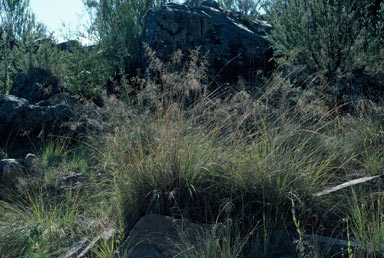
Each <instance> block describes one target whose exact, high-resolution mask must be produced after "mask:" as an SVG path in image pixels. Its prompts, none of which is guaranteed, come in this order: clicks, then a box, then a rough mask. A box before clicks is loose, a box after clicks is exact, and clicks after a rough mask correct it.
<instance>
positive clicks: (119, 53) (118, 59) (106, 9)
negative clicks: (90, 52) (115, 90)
mask: <svg viewBox="0 0 384 258" xmlns="http://www.w3.org/2000/svg"><path fill="white" fill-rule="evenodd" d="M164 2H166V1H164V0H161V1H160V0H140V1H137V0H100V1H95V0H85V1H84V4H85V6H86V7H87V9H88V11H89V13H90V14H91V17H93V21H92V25H91V28H90V32H91V33H92V34H93V35H95V36H96V38H97V39H98V44H99V47H100V53H101V55H102V60H103V61H102V62H101V63H99V65H101V66H102V67H104V68H105V69H107V72H108V74H110V73H111V72H114V71H117V70H121V71H128V70H130V69H132V68H135V67H133V66H134V64H135V62H136V60H137V50H138V47H139V37H140V34H141V31H142V20H143V17H144V15H145V13H146V12H147V10H148V9H150V8H152V7H155V6H158V5H160V4H162V3H164Z"/></svg>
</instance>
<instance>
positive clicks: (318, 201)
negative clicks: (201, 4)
mask: <svg viewBox="0 0 384 258" xmlns="http://www.w3.org/2000/svg"><path fill="white" fill-rule="evenodd" d="M3 2H4V3H5V2H7V3H20V6H22V7H23V8H24V9H23V8H21V7H17V4H16V5H15V8H16V7H17V8H20V9H17V10H20V12H21V13H24V14H25V13H26V11H25V10H27V9H25V8H27V7H26V5H22V3H24V4H25V3H26V2H23V1H13V2H12V1H3ZM221 2H223V3H221V4H222V6H231V7H233V6H235V5H234V3H233V1H221ZM224 2H225V5H224ZM237 2H238V3H241V4H242V5H237V7H236V6H235V7H234V8H235V9H238V10H239V9H240V10H243V9H242V8H244V15H247V14H250V13H252V12H251V11H249V9H247V8H248V7H247V6H248V5H246V3H247V2H248V1H237ZM378 2H380V1H376V2H375V3H378ZM257 3H260V2H257ZM159 4H160V2H158V1H151V0H148V1H128V0H126V1H125V0H124V1H123V0H121V1H103V0H101V1H86V6H88V8H89V10H90V13H91V14H92V13H93V14H94V15H95V19H94V20H93V24H92V27H91V29H92V30H93V32H96V34H97V35H98V38H99V41H98V42H97V45H96V46H95V49H92V48H88V49H87V48H83V47H81V46H80V47H79V48H78V49H75V50H73V52H65V51H61V50H58V49H57V48H56V45H55V44H54V45H52V44H50V43H44V44H41V45H40V47H39V48H38V49H36V50H34V51H31V49H30V48H29V47H32V46H33V44H32V42H33V41H31V40H32V39H33V40H35V39H37V36H38V35H40V34H39V33H43V32H44V30H38V28H40V25H36V24H35V23H34V22H32V20H28V22H23V23H22V24H23V25H25V24H29V25H30V27H29V28H33V29H31V30H29V31H28V33H27V32H25V33H27V34H17V33H15V34H14V35H15V36H14V38H15V40H16V42H17V44H15V46H14V47H11V41H9V37H8V36H7V37H5V36H4V37H2V41H1V44H2V45H0V51H1V54H2V58H1V60H0V66H1V67H2V68H4V69H3V70H2V71H1V70H0V76H1V78H0V81H1V83H2V84H1V90H2V93H6V92H9V87H10V86H11V85H10V81H11V80H10V78H11V77H12V76H11V75H12V74H16V72H17V71H20V70H22V71H24V70H23V69H25V67H26V66H24V65H29V67H35V66H36V67H41V68H46V69H47V70H50V71H51V72H52V73H53V74H55V75H56V76H57V77H58V78H59V80H60V83H61V84H62V85H64V87H66V89H67V90H68V91H70V92H76V93H77V94H80V95H83V96H84V95H85V96H90V95H92V94H101V93H100V92H101V91H102V90H103V83H105V81H106V80H107V79H108V76H110V75H111V74H112V73H113V72H115V71H116V70H118V71H119V72H121V73H122V80H121V84H122V89H123V90H124V91H123V92H122V96H119V98H116V97H115V96H105V95H103V103H104V107H103V108H105V110H106V112H107V113H108V117H109V124H110V126H109V127H108V128H107V129H106V130H104V131H102V132H98V133H97V134H91V133H90V134H89V135H86V136H85V137H83V138H81V140H76V141H77V143H76V144H74V143H73V142H74V141H70V140H69V139H65V138H63V137H57V138H52V139H47V141H46V142H45V144H44V145H43V146H42V147H41V148H38V147H37V148H36V152H37V154H38V156H39V158H40V159H41V161H42V163H43V164H44V165H45V174H44V178H43V180H41V181H39V182H36V183H35V184H31V185H26V188H25V193H24V194H23V195H16V194H15V195H14V196H13V197H12V198H10V197H7V198H5V197H0V198H2V199H1V200H0V256H1V257H63V256H65V255H67V254H69V253H71V252H75V251H73V250H76V247H78V246H83V245H84V246H88V247H89V252H88V253H87V255H88V256H89V257H114V256H117V253H116V251H117V250H118V248H119V246H121V243H122V242H123V241H124V240H125V238H126V237H127V235H128V234H129V231H130V230H131V229H132V228H133V227H134V225H135V224H136V223H137V222H138V221H139V219H140V218H141V217H143V216H144V215H146V214H149V213H156V214H161V215H167V216H171V217H173V218H177V219H183V220H187V221H190V222H193V223H198V224H220V225H223V228H224V230H223V231H214V232H213V233H212V234H211V235H207V236H201V241H202V242H203V243H204V244H203V245H201V246H199V247H197V246H195V245H193V243H191V242H190V241H189V240H188V239H184V242H183V243H182V245H177V246H176V250H177V251H176V253H175V254H174V257H207V258H212V257H278V256H284V255H292V256H294V257H338V256H348V257H381V256H383V254H384V245H383V243H384V230H383V229H384V220H383V200H384V192H383V189H382V187H381V183H380V182H381V181H380V180H382V179H380V177H379V179H378V181H367V182H368V183H364V184H360V185H357V186H348V187H344V188H342V189H340V190H338V191H334V192H332V193H330V194H326V195H319V194H318V193H319V192H321V191H322V190H324V189H327V188H329V187H333V186H337V185H340V184H343V183H345V182H349V181H350V180H353V179H358V178H364V177H372V176H382V175H383V171H384V156H383V153H384V123H383V121H384V102H383V99H380V96H376V97H377V98H376V100H375V102H374V101H371V100H369V99H365V98H364V96H362V97H361V98H358V99H356V100H354V101H353V102H351V103H350V105H351V110H352V111H353V112H345V111H342V107H341V106H338V105H333V106H330V105H329V103H328V97H329V94H330V92H331V91H329V87H333V86H334V85H333V84H332V83H333V82H334V81H333V79H332V78H334V76H335V74H337V71H338V70H340V69H342V70H348V69H353V68H355V67H357V66H364V73H366V74H368V75H369V76H372V77H373V78H375V79H376V80H377V81H380V80H382V79H383V77H382V76H383V75H382V71H381V70H380V69H378V67H382V65H383V64H384V63H383V55H382V53H381V52H380V51H382V50H383V49H384V48H383V47H382V44H383V41H382V40H381V39H382V38H383V28H382V26H383V24H384V22H383V17H382V15H383V13H384V10H383V8H384V3H380V4H379V5H373V4H372V1H347V0H343V1H331V0H306V1H293V0H277V1H266V2H265V4H266V5H264V8H265V9H264V10H265V12H266V13H265V14H264V15H263V17H265V18H266V19H267V20H268V21H269V22H271V24H272V30H271V34H268V37H269V39H270V40H271V44H272V47H273V48H274V51H275V59H276V61H277V64H278V65H279V67H278V69H276V71H275V72H274V73H273V74H272V75H271V76H270V77H268V78H263V81H264V83H263V85H262V86H260V89H257V91H256V90H255V89H247V88H246V87H243V86H244V85H241V84H242V82H241V81H239V83H238V85H233V87H234V88H236V89H242V90H238V91H237V92H236V93H234V94H232V95H228V96H225V97H222V96H221V97H220V98H219V97H215V94H212V93H211V92H208V91H207V88H208V85H209V81H208V80H207V78H206V74H207V60H205V59H201V58H199V52H198V50H194V51H191V52H190V54H189V56H188V57H187V58H183V57H182V56H181V55H182V54H181V52H177V53H174V57H173V58H172V61H171V62H170V63H162V62H161V61H160V60H159V59H157V58H156V57H155V54H154V53H153V51H152V50H150V49H147V53H148V55H149V56H151V57H152V62H151V64H150V66H149V67H150V69H151V71H150V72H151V73H154V74H157V75H158V76H157V77H156V79H154V78H153V77H150V76H148V77H145V76H142V77H132V76H131V75H132V74H130V76H128V75H127V76H125V75H126V74H125V72H127V71H128V70H130V69H133V68H135V66H134V64H135V59H136V57H137V56H136V55H137V53H136V52H135V51H136V46H137V40H138V37H139V35H140V32H141V30H142V27H141V23H140V21H141V19H142V17H143V16H144V13H145V11H146V10H147V9H148V8H151V7H154V6H157V5H159ZM253 4H255V5H252V6H258V5H256V2H255V3H253ZM0 8H2V7H0ZM375 8H376V9H375ZM377 8H378V9H377ZM373 10H374V12H373ZM3 12H5V13H6V12H8V10H7V9H0V13H1V14H3ZM298 14H299V15H298ZM258 15H259V14H258ZM18 17H19V16H18ZM29 17H32V16H29ZM250 17H253V16H252V15H250ZM10 22H12V20H11V21H10ZM12 24H13V25H15V26H16V25H17V24H18V23H16V22H14V23H12ZM17 26H19V25H17ZM35 26H37V27H35ZM10 31H16V30H14V29H13V30H10ZM8 32H9V31H8ZM3 35H9V34H4V33H3ZM23 35H27V36H28V37H25V38H23ZM43 35H45V36H46V34H43ZM17 55H20V56H21V57H22V59H18V60H17V61H19V62H18V63H16V62H13V61H14V60H13V58H14V57H16V56H17ZM184 59H188V60H189V61H188V62H186V63H183V64H180V60H184ZM23 60H24V61H25V62H24V63H23ZM58 60H62V62H61V61H58ZM99 61H100V62H99ZM10 64H11V65H10ZM298 66H300V67H304V68H303V70H305V73H304V74H305V76H304V77H305V78H304V80H302V78H303V73H300V74H297V73H292V72H291V73H288V74H287V70H288V71H292V70H290V69H294V68H297V67H298ZM174 67H182V69H181V70H177V71H176V70H175V69H173V68H174ZM125 78H129V79H127V80H126V79H125ZM227 86H228V85H227ZM138 89H139V90H138ZM133 92H134V94H133ZM255 92H256V93H255ZM0 126H1V121H0ZM0 151H1V152H0V158H5V157H6V153H5V152H4V151H2V149H0ZM0 165H1V162H0ZM0 169H2V167H0ZM1 173H2V170H0V180H1ZM105 232H113V233H112V235H113V236H111V237H107V236H106V234H105ZM324 239H327V240H328V241H324ZM336 240H345V243H346V245H345V246H344V247H340V246H338V245H336V242H338V241H336Z"/></svg>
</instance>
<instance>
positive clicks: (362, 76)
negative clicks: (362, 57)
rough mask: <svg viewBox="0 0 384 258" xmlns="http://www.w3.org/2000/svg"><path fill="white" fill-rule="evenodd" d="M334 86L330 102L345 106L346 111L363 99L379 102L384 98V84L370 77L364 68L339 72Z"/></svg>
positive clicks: (334, 80)
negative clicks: (352, 104)
mask: <svg viewBox="0 0 384 258" xmlns="http://www.w3.org/2000/svg"><path fill="white" fill-rule="evenodd" d="M333 84H334V86H333V87H332V88H331V92H330V93H331V94H330V98H331V99H330V102H331V103H332V104H336V105H344V109H348V108H349V106H350V103H352V102H354V101H356V100H359V99H361V98H368V99H371V100H373V101H377V100H379V99H380V98H382V97H384V82H383V81H379V80H377V79H375V78H373V77H371V76H369V75H368V74H366V73H365V72H364V69H363V68H356V69H352V70H348V71H342V70H338V71H337V72H336V73H335V75H334V76H333Z"/></svg>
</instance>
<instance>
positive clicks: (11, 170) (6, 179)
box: [0, 159, 25, 189]
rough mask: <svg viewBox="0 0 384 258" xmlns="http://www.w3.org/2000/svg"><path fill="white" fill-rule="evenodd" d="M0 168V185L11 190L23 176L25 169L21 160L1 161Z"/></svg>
mask: <svg viewBox="0 0 384 258" xmlns="http://www.w3.org/2000/svg"><path fill="white" fill-rule="evenodd" d="M0 166H1V168H2V169H1V171H2V173H1V178H0V183H1V185H3V186H5V187H6V188H8V189H12V188H13V187H14V186H15V183H16V182H17V179H18V178H20V177H24V176H25V169H24V166H23V165H22V161H21V160H16V159H3V160H1V161H0Z"/></svg>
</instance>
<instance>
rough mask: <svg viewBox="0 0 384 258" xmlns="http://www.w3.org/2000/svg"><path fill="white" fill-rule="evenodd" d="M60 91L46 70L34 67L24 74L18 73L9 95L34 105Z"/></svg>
mask: <svg viewBox="0 0 384 258" xmlns="http://www.w3.org/2000/svg"><path fill="white" fill-rule="evenodd" d="M61 91H62V89H61V88H60V86H59V80H58V79H57V78H56V77H55V76H53V75H52V74H51V73H50V72H48V71H47V70H44V69H42V68H37V67H34V68H31V69H30V70H29V71H28V73H26V74H25V73H22V72H20V73H18V74H16V75H15V77H14V78H13V85H12V88H11V90H10V92H9V94H11V95H14V96H16V97H19V98H24V99H26V100H28V101H31V102H32V103H36V102H38V101H41V100H44V99H48V98H50V97H52V96H54V95H57V94H59V93H60V92H61Z"/></svg>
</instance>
